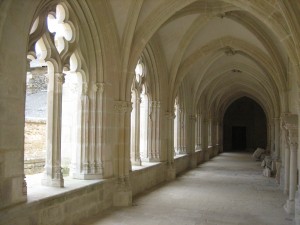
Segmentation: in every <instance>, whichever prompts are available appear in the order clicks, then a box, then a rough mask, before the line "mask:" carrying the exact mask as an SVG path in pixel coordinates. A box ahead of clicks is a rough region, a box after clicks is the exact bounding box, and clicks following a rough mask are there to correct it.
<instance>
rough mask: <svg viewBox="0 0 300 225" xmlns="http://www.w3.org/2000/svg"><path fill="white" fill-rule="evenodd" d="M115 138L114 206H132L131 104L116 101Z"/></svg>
mask: <svg viewBox="0 0 300 225" xmlns="http://www.w3.org/2000/svg"><path fill="white" fill-rule="evenodd" d="M114 108H115V112H116V124H115V126H117V129H118V136H117V140H116V143H117V155H116V158H117V164H118V165H117V179H118V180H117V190H116V192H115V193H114V196H113V202H114V206H129V205H131V204H132V191H131V186H130V180H129V171H130V113H131V110H132V106H131V102H127V101H116V102H115V104H114Z"/></svg>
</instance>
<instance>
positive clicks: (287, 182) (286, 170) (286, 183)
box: [283, 130, 290, 194]
mask: <svg viewBox="0 0 300 225" xmlns="http://www.w3.org/2000/svg"><path fill="white" fill-rule="evenodd" d="M284 132H285V153H284V188H283V192H284V194H288V193H289V186H290V147H289V140H288V134H287V132H288V131H287V130H285V131H284Z"/></svg>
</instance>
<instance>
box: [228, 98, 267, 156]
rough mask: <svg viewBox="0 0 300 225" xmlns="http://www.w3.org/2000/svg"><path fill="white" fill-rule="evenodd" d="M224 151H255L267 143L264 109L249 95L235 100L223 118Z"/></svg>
mask: <svg viewBox="0 0 300 225" xmlns="http://www.w3.org/2000/svg"><path fill="white" fill-rule="evenodd" d="M223 124H224V127H223V147H224V151H227V152H228V151H253V150H255V149H256V148H257V147H261V148H265V147H266V145H267V123H266V115H265V113H264V111H263V109H262V108H261V107H260V105H259V104H257V103H256V102H255V101H253V100H252V99H250V98H248V97H242V98H239V99H237V100H236V101H234V102H233V103H232V104H231V105H230V106H229V107H228V109H227V110H226V112H225V115H224V120H223Z"/></svg>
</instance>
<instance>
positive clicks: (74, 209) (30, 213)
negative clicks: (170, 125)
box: [0, 151, 204, 225]
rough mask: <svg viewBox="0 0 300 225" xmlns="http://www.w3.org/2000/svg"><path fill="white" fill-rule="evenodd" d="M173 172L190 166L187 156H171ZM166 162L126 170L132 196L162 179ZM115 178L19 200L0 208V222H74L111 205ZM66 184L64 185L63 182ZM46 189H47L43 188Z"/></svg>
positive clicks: (26, 224)
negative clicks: (174, 169) (10, 205)
mask: <svg viewBox="0 0 300 225" xmlns="http://www.w3.org/2000/svg"><path fill="white" fill-rule="evenodd" d="M195 154H196V158H197V163H198V164H199V163H201V162H203V160H204V154H203V152H202V151H197V152H195ZM174 164H175V168H176V174H179V173H182V172H184V171H186V170H188V169H189V168H190V165H191V156H190V155H181V156H177V157H176V158H175V160H174ZM166 176H167V165H166V163H164V162H163V163H157V164H153V165H148V166H147V167H145V168H141V169H137V170H135V171H133V172H131V174H130V179H131V187H132V195H133V196H136V195H137V194H139V193H142V192H144V191H146V190H148V189H150V188H152V187H154V186H156V185H158V184H160V183H163V182H164V181H166V178H167V177H166ZM116 184H117V182H116V179H115V178H111V179H106V180H104V181H99V182H96V183H94V184H90V185H88V186H84V187H80V188H77V189H75V188H74V189H73V190H70V187H68V190H64V189H61V193H60V194H56V195H54V196H51V197H47V198H44V199H38V200H35V201H32V202H29V203H23V204H19V205H17V206H15V207H13V208H6V209H4V210H1V211H0V224H1V225H12V224H13V225H33V224H41V225H62V224H63V225H76V224H82V221H84V220H85V219H87V218H88V217H90V216H93V215H95V214H98V215H99V214H101V212H103V211H104V210H106V209H108V208H111V207H113V197H114V193H116V190H117V189H116V187H117V186H116ZM66 187H67V185H66ZM47 190H49V189H47Z"/></svg>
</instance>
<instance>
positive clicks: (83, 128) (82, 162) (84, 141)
mask: <svg viewBox="0 0 300 225" xmlns="http://www.w3.org/2000/svg"><path fill="white" fill-rule="evenodd" d="M87 89H88V88H87V84H86V83H83V84H82V92H81V97H80V99H79V101H80V102H79V104H78V118H77V119H78V124H79V126H78V128H77V129H78V130H77V134H78V135H77V145H76V146H77V148H76V149H75V151H76V153H75V156H74V157H72V169H71V171H70V172H71V173H70V174H71V176H72V177H73V178H77V179H87V178H88V177H87V176H88V174H89V172H90V162H89V139H88V137H89V97H88V96H87Z"/></svg>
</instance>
